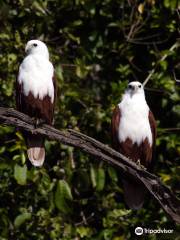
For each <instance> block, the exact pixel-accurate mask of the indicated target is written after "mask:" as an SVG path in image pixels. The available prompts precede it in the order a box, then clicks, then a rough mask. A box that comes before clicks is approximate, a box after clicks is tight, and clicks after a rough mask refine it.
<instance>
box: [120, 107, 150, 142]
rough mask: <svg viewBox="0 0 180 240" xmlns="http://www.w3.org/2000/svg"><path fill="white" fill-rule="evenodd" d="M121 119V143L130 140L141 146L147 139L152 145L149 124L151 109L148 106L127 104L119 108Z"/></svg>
mask: <svg viewBox="0 0 180 240" xmlns="http://www.w3.org/2000/svg"><path fill="white" fill-rule="evenodd" d="M119 107H120V111H121V119H120V123H119V129H118V130H119V131H118V138H119V141H120V142H124V141H126V139H128V138H129V139H130V140H131V141H132V142H133V143H137V144H138V145H140V144H141V143H142V141H144V140H145V139H146V138H147V139H148V141H149V143H150V145H151V144H152V134H151V129H150V124H149V118H148V115H149V108H148V107H147V106H146V105H141V106H139V105H138V104H129V105H128V104H127V105H126V106H119Z"/></svg>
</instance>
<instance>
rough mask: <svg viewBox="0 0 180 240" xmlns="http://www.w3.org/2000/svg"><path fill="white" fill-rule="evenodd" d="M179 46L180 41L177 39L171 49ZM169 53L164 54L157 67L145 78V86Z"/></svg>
mask: <svg viewBox="0 0 180 240" xmlns="http://www.w3.org/2000/svg"><path fill="white" fill-rule="evenodd" d="M178 47H179V42H178V41H177V42H176V43H175V44H173V45H172V47H171V48H170V49H169V51H170V52H172V51H174V49H176V48H178ZM167 56H168V54H167V53H166V54H164V55H163V56H162V57H161V59H160V60H159V61H158V62H157V63H156V65H155V67H154V68H153V69H152V70H151V71H150V73H149V75H148V76H147V78H146V79H145V80H144V82H143V86H145V85H146V84H147V83H148V81H149V80H150V78H151V77H152V75H153V74H154V73H155V71H156V68H157V66H158V64H159V63H160V62H162V61H164V60H165V59H166V58H167Z"/></svg>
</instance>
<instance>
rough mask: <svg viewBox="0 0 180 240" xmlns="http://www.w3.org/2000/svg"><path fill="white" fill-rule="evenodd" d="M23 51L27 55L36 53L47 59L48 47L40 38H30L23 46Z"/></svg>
mask: <svg viewBox="0 0 180 240" xmlns="http://www.w3.org/2000/svg"><path fill="white" fill-rule="evenodd" d="M25 52H26V54H27V55H29V54H38V55H41V56H44V57H46V58H47V59H49V52H48V48H47V46H46V44H45V43H43V42H41V41H40V40H30V41H28V42H27V44H26V47H25Z"/></svg>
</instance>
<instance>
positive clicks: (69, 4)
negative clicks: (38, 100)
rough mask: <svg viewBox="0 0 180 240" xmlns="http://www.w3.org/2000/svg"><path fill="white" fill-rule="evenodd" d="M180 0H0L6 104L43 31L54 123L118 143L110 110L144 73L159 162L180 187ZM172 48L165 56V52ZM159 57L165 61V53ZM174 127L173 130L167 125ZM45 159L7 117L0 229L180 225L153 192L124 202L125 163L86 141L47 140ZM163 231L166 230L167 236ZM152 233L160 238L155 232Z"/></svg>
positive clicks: (1, 90) (112, 231) (27, 234)
mask: <svg viewBox="0 0 180 240" xmlns="http://www.w3.org/2000/svg"><path fill="white" fill-rule="evenodd" d="M177 4H178V1H176V0H162V1H156V0H143V1H138V0H135V1H123V0H96V1H92V0H74V1H71V0H69V1H67V0H62V1H58V0H57V1H55V0H49V1H48V0H36V1H33V0H32V1H30V0H26V1H25V0H1V1H0V6H1V7H0V42H1V44H0V105H1V106H7V107H15V98H14V94H15V92H14V83H15V79H16V76H17V72H18V66H19V63H20V62H21V61H22V59H23V57H24V46H25V44H26V42H27V41H28V40H30V39H35V38H39V39H41V40H43V41H45V42H46V43H47V45H48V47H49V50H50V55H51V61H52V62H53V64H54V66H55V68H56V76H57V81H58V87H59V92H58V99H57V105H56V113H55V126H56V127H57V128H59V129H65V128H73V129H76V130H80V131H81V132H83V133H85V134H88V135H90V136H92V137H94V138H96V139H98V140H100V141H102V142H103V143H106V144H109V145H110V144H111V139H110V120H111V115H112V110H113V108H114V106H115V105H116V104H117V103H118V102H119V101H120V99H121V96H122V93H123V91H124V88H125V87H126V85H127V82H128V81H131V80H139V81H141V82H143V81H144V80H145V78H146V77H147V76H148V74H149V71H150V70H151V69H153V68H155V73H154V74H153V75H152V77H151V79H150V80H149V82H148V84H147V85H146V86H147V91H146V97H147V101H148V104H149V105H150V107H151V109H152V111H153V113H154V115H155V117H156V119H157V124H158V138H157V151H156V167H155V172H156V174H157V175H158V176H160V177H161V179H162V181H163V182H164V183H165V184H166V185H168V186H169V187H170V188H171V189H172V190H173V191H174V193H175V194H176V195H177V196H178V194H179V192H178V160H179V157H178V156H179V155H180V136H179V135H178V131H177V130H174V131H172V130H171V129H169V128H180V121H179V120H180V106H179V95H178V90H179V89H178V88H179V87H178V85H177V83H176V81H175V79H174V77H173V74H172V73H173V71H174V72H175V74H176V76H177V77H178V66H179V60H180V59H178V57H179V55H178V54H177V48H175V49H174V50H173V51H169V49H170V48H171V46H173V45H174V44H175V43H176V42H177V41H178V37H179V36H178V31H179V29H178V21H179V16H178V6H177ZM165 55H167V56H166V58H163V59H162V57H163V56H165ZM160 60H161V61H160ZM166 128H168V130H167V129H166ZM46 152H47V157H46V162H45V165H44V167H42V168H41V169H36V168H34V167H32V166H30V164H29V162H28V161H27V156H26V146H25V144H24V140H23V138H22V136H21V134H20V133H19V132H16V129H15V128H12V127H8V126H6V127H4V126H0V216H1V217H0V239H1V240H5V239H9V240H11V239H18V240H27V239H29V240H33V239H35V240H36V239H37V240H41V239H42V240H45V239H52V240H58V239H62V240H71V239H74V240H78V239H94V240H111V239H112V240H123V239H135V235H134V228H135V227H136V226H144V227H146V228H154V229H158V228H161V229H163V228H166V229H174V234H173V235H170V236H168V235H166V236H164V238H163V239H177V236H178V234H177V228H176V226H175V225H174V223H173V222H171V221H170V219H168V218H167V216H166V215H165V213H164V212H163V210H162V209H161V208H160V206H159V205H158V203H157V202H156V201H155V200H154V199H152V197H150V196H149V198H147V200H146V202H145V204H144V208H143V209H141V210H140V211H138V212H135V211H132V210H127V209H126V208H125V205H124V201H123V195H122V188H121V183H120V180H119V178H120V175H121V174H120V172H118V171H117V170H116V169H114V168H112V167H110V166H107V165H105V164H104V163H102V162H100V161H99V160H98V159H93V158H92V157H90V156H88V155H86V154H84V153H82V152H81V151H80V150H78V149H74V148H72V147H68V146H64V145H62V144H60V143H58V142H55V141H46ZM161 237H163V236H161ZM144 239H153V240H155V239H160V236H159V235H158V234H157V235H148V236H145V238H144Z"/></svg>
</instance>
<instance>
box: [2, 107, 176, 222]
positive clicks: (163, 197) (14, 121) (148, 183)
mask: <svg viewBox="0 0 180 240" xmlns="http://www.w3.org/2000/svg"><path fill="white" fill-rule="evenodd" d="M0 123H1V124H4V125H11V126H15V127H18V128H20V129H21V130H26V131H28V132H33V133H37V134H42V135H44V136H45V137H47V138H49V139H54V140H57V141H59V142H61V143H63V144H66V145H70V146H73V147H76V148H79V149H81V150H82V151H84V152H86V153H88V154H90V155H92V156H95V157H96V158H97V159H100V160H102V161H105V162H107V163H108V164H111V165H113V166H114V167H116V168H117V169H119V170H120V173H121V174H123V175H126V176H128V177H129V178H132V179H134V180H135V181H138V182H139V184H143V185H144V186H145V187H146V189H147V190H148V191H149V192H150V194H151V195H152V196H153V198H154V199H156V201H158V202H159V204H160V205H161V207H162V209H163V210H164V211H165V213H166V214H167V215H168V216H169V217H170V218H171V219H172V220H173V221H175V222H176V223H180V201H179V200H178V199H177V198H176V197H175V196H174V195H173V193H172V192H171V191H170V189H169V188H167V187H166V186H165V185H164V184H163V183H162V182H161V181H160V179H159V178H158V177H157V176H156V175H154V174H151V173H149V172H147V171H146V170H144V169H142V168H141V167H140V166H137V165H136V164H135V163H133V162H132V161H130V160H129V159H128V158H126V157H125V156H123V155H122V154H120V153H118V152H116V151H115V150H113V149H112V148H110V147H108V146H107V145H104V144H102V143H101V142H99V141H97V140H95V139H93V138H91V137H89V136H87V135H84V134H82V133H80V132H76V131H74V130H66V131H59V130H57V129H55V128H53V127H51V126H49V125H46V124H43V125H42V126H41V127H38V128H35V126H34V125H33V121H32V119H31V118H30V117H28V116H27V115H25V114H23V113H20V112H18V111H16V110H14V109H11V108H3V107H0Z"/></svg>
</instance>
